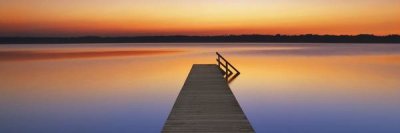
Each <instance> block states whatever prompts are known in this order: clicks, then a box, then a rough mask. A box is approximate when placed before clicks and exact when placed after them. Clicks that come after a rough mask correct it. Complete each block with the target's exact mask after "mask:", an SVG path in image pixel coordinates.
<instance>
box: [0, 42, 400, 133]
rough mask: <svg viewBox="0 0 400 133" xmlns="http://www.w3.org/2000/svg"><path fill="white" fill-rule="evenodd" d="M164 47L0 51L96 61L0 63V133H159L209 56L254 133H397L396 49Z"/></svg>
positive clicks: (13, 48)
mask: <svg viewBox="0 0 400 133" xmlns="http://www.w3.org/2000/svg"><path fill="white" fill-rule="evenodd" d="M137 45H138V44H137ZM166 45H167V44H157V45H152V44H140V45H138V46H135V45H133V46H132V45H130V44H125V45H124V44H107V45H73V46H70V45H66V46H65V45H61V46H60V45H58V46H49V45H44V46H43V48H40V47H41V45H38V46H36V47H34V48H26V47H24V46H22V47H19V48H18V46H15V45H13V46H2V47H7V48H5V49H2V50H1V51H3V52H2V53H3V54H2V55H1V56H0V57H1V58H6V57H7V56H10V55H4V52H6V51H32V50H34V51H37V50H39V51H53V52H54V51H62V52H61V53H63V52H65V51H68V53H69V54H70V52H71V51H72V52H75V53H89V55H91V54H93V53H96V54H95V55H97V54H99V52H100V54H99V55H100V56H96V57H95V58H92V57H90V58H75V57H71V56H70V55H67V56H70V57H71V58H70V57H68V58H51V59H50V58H46V59H42V58H38V57H35V56H37V55H32V56H33V57H32V58H30V57H24V58H25V59H29V61H28V60H22V59H21V58H18V61H4V60H3V62H0V81H1V84H0V110H1V113H0V118H1V119H0V132H159V131H160V130H161V128H162V126H163V124H164V122H165V120H166V118H167V116H168V113H169V112H170V109H171V108H172V105H173V103H174V100H175V98H176V96H177V95H178V92H179V91H180V89H181V87H182V85H183V83H184V80H185V78H186V76H187V74H188V72H189V70H190V68H191V65H192V64H207V63H216V62H215V58H216V56H215V51H220V52H221V53H222V54H223V55H224V57H227V58H228V60H229V62H231V63H232V64H233V65H234V66H235V67H237V68H238V69H239V70H240V71H241V75H240V76H239V77H238V78H237V79H236V80H235V81H234V82H232V84H230V86H231V88H232V90H233V91H234V94H235V95H236V97H237V99H238V101H239V103H240V104H241V106H242V108H243V109H244V111H245V113H246V115H247V116H248V118H249V120H250V121H251V123H252V124H253V127H254V128H255V130H256V131H257V132H307V133H309V132H324V133H326V132H349V133H350V132H388V133H397V132H400V128H399V127H398V123H399V121H400V116H399V115H398V112H400V102H399V101H400V90H399V88H400V82H399V79H400V76H399V75H400V69H398V68H400V54H399V53H398V52H400V50H399V48H400V46H399V45H376V44H366V45H361V44H358V45H350V44H349V46H348V45H345V44H338V45H336V44H326V45H325V44H303V45H294V44H280V45H277V44H234V46H231V47H230V46H229V45H228V44H223V45H220V44H214V45H211V44H205V45H207V46H208V45H209V46H210V47H206V46H202V45H199V44H194V45H193V46H191V45H189V44H185V45H181V44H172V45H171V44H168V46H169V47H167V46H166ZM81 47H82V49H81ZM375 49H376V51H375ZM138 50H139V51H142V50H148V51H150V53H151V54H145V55H140V56H135V55H130V52H128V53H126V54H127V55H125V54H124V55H122V56H119V55H118V56H113V54H112V53H111V55H112V56H108V55H109V54H110V53H107V52H106V53H102V52H104V51H138ZM77 51H78V52H77ZM85 51H86V52H85ZM152 51H185V52H166V53H162V54H158V53H157V54H152ZM351 51H354V53H355V54H353V53H351ZM57 53H60V52H57ZM35 54H36V53H35ZM103 54H105V56H103ZM11 55H12V54H11ZM326 55H329V56H326ZM77 57H78V56H77ZM79 57H80V56H79ZM11 59H12V58H11ZM20 59H21V60H20ZM30 59H33V60H30Z"/></svg>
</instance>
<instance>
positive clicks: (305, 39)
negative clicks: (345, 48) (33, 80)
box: [0, 34, 400, 44]
mask: <svg viewBox="0 0 400 133" xmlns="http://www.w3.org/2000/svg"><path fill="white" fill-rule="evenodd" d="M158 42H170V43H184V42H204V43H212V42H276V43H400V36H399V35H387V36H375V35H369V34H361V35H354V36H352V35H313V34H306V35H280V34H277V35H224V36H135V37H97V36H86V37H0V44H40V43H158Z"/></svg>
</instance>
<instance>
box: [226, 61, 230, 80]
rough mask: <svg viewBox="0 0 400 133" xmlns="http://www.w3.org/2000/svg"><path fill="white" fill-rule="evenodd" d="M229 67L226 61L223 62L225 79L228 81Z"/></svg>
mask: <svg viewBox="0 0 400 133" xmlns="http://www.w3.org/2000/svg"><path fill="white" fill-rule="evenodd" d="M228 69H229V67H228V61H225V79H226V80H227V81H228V72H229V70H228Z"/></svg>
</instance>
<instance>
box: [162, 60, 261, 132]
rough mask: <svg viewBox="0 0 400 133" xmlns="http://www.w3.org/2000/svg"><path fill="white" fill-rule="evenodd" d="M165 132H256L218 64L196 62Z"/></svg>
mask: <svg viewBox="0 0 400 133" xmlns="http://www.w3.org/2000/svg"><path fill="white" fill-rule="evenodd" d="M162 132H165V133H167V132H230V133H232V132H254V129H253V128H252V126H251V125H250V122H249V121H248V120H247V118H246V116H245V114H244V112H243V111H242V109H241V107H240V105H239V103H238V102H237V100H236V98H235V96H234V95H233V93H232V91H231V90H230V88H229V86H228V83H227V82H226V80H225V79H224V77H223V75H222V74H221V71H220V70H219V68H218V66H217V65H215V64H195V65H193V67H192V69H191V71H190V73H189V76H188V77H187V79H186V81H185V84H184V85H183V87H182V90H181V92H180V93H179V95H178V97H177V99H176V102H175V104H174V106H173V108H172V111H171V113H170V115H169V117H168V119H167V121H166V123H165V125H164V128H163V130H162Z"/></svg>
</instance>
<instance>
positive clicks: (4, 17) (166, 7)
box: [0, 0, 400, 36]
mask: <svg viewBox="0 0 400 133" xmlns="http://www.w3.org/2000/svg"><path fill="white" fill-rule="evenodd" d="M399 14H400V1H398V0H381V1H375V0H350V1H329V0H306V1H301V2H300V1H295V0H255V1H251V2H250V1H246V0H219V1H212V0H203V1H194V0H169V1H160V0H147V1H146V0H133V1H132V0H114V1H107V0H70V1H68V0H53V1H46V0H13V1H11V0H2V1H0V16H1V17H0V36H80V35H105V36H120V35H176V34H182V35H220V34H307V33H312V34H363V33H367V34H377V35H386V34H400V25H399V23H400V18H399V17H397V16H398V15H399Z"/></svg>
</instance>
